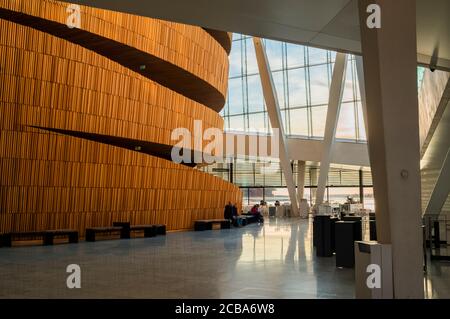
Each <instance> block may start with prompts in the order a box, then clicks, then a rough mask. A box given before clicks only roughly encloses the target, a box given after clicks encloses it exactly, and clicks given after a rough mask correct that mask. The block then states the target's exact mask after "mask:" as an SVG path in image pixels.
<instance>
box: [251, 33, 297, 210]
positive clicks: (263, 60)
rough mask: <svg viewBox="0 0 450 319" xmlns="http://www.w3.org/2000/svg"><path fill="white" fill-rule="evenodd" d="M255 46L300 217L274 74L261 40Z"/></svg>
mask: <svg viewBox="0 0 450 319" xmlns="http://www.w3.org/2000/svg"><path fill="white" fill-rule="evenodd" d="M253 43H254V45H255V53H256V60H257V62H258V69H259V74H260V76H261V84H262V89H263V94H264V100H265V101H266V105H267V113H268V115H269V120H270V124H271V125H272V129H274V130H275V129H278V130H279V134H278V136H279V143H280V147H279V151H280V164H281V169H282V170H283V174H284V177H285V179H286V186H287V189H288V192H289V198H290V200H291V205H292V215H293V216H298V214H299V211H298V202H297V193H296V191H295V184H294V174H293V172H292V166H291V162H290V160H289V152H288V149H287V142H286V136H285V134H284V128H283V121H282V117H281V110H280V105H279V103H278V97H277V94H276V90H275V84H274V82H273V78H272V72H270V68H269V61H268V59H267V55H266V51H265V50H264V47H263V44H262V42H261V39H259V38H253Z"/></svg>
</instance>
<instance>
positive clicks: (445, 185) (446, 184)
mask: <svg viewBox="0 0 450 319" xmlns="http://www.w3.org/2000/svg"><path fill="white" fill-rule="evenodd" d="M449 193H450V149H449V150H448V152H447V156H446V157H445V160H444V164H443V165H442V168H441V172H440V173H439V177H438V179H437V181H436V185H435V186H434V189H433V192H432V193H431V197H430V200H429V201H428V204H427V208H426V209H425V214H427V215H439V214H440V213H441V210H442V207H444V204H445V202H446V201H447V198H448V194H449Z"/></svg>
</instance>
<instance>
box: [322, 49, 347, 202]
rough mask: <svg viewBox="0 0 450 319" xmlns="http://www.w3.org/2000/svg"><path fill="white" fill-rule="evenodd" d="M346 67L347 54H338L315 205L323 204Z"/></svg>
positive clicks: (332, 81) (332, 80)
mask: <svg viewBox="0 0 450 319" xmlns="http://www.w3.org/2000/svg"><path fill="white" fill-rule="evenodd" d="M346 67H347V54H345V53H338V54H337V55H336V62H335V64H334V70H333V77H332V79H331V87H330V98H329V101H328V111H327V121H326V124H325V136H324V139H323V153H322V160H321V161H320V172H319V182H318V184H317V193H316V202H315V204H316V205H319V204H322V203H323V198H324V195H325V188H326V185H327V176H328V172H329V170H330V164H331V154H332V151H333V144H334V141H335V139H336V128H337V123H338V119H339V111H340V109H341V101H342V93H343V92H344V81H345V70H346Z"/></svg>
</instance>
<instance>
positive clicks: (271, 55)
mask: <svg viewBox="0 0 450 319" xmlns="http://www.w3.org/2000/svg"><path fill="white" fill-rule="evenodd" d="M265 48H266V52H267V58H268V59H269V65H270V69H271V70H281V69H282V67H283V51H282V43H281V42H278V41H273V40H266V47H265Z"/></svg>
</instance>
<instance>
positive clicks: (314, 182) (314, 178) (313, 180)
mask: <svg viewBox="0 0 450 319" xmlns="http://www.w3.org/2000/svg"><path fill="white" fill-rule="evenodd" d="M309 177H310V180H311V181H310V185H311V186H313V185H317V169H316V168H314V169H310V170H309ZM316 194H317V188H316V187H311V204H312V200H315V199H316Z"/></svg>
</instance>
